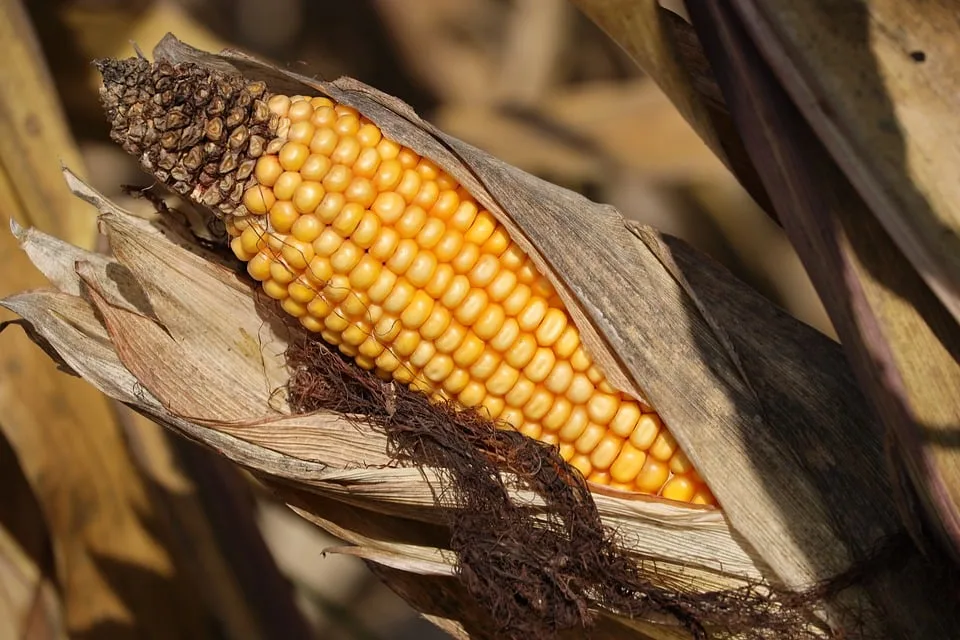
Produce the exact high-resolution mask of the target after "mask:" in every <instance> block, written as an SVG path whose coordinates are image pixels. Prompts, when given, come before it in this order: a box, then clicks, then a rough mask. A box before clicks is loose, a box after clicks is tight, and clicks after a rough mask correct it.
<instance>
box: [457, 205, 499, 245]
mask: <svg viewBox="0 0 960 640" xmlns="http://www.w3.org/2000/svg"><path fill="white" fill-rule="evenodd" d="M496 226H497V221H496V219H494V217H493V216H492V215H490V212H489V211H481V212H480V213H479V214H477V217H476V219H475V220H474V221H473V224H472V225H470V229H469V230H468V231H467V232H466V233H465V234H464V238H465V239H466V240H467V242H472V243H474V244H476V245H481V244H483V243H484V242H486V241H487V240H489V239H490V236H491V235H492V234H493V230H494V229H495V228H496Z"/></svg>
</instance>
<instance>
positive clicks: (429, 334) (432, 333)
mask: <svg viewBox="0 0 960 640" xmlns="http://www.w3.org/2000/svg"><path fill="white" fill-rule="evenodd" d="M452 320H453V315H452V314H451V313H450V311H449V310H448V309H447V308H446V307H444V306H442V305H439V304H434V305H433V310H432V311H431V312H430V317H429V318H427V320H426V322H424V323H423V326H421V327H420V335H421V336H423V338H424V340H436V339H437V338H439V337H440V336H442V335H443V332H444V331H446V330H447V327H449V326H450V322H451V321H452Z"/></svg>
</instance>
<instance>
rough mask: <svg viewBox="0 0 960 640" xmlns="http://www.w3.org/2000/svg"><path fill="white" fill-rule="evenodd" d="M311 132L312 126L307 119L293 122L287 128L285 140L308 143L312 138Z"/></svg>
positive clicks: (312, 130)
mask: <svg viewBox="0 0 960 640" xmlns="http://www.w3.org/2000/svg"><path fill="white" fill-rule="evenodd" d="M313 132H314V126H313V124H311V123H310V122H309V121H301V122H294V123H293V124H292V125H290V129H288V130H287V140H288V141H290V142H299V143H300V144H303V145H308V144H310V139H311V138H313Z"/></svg>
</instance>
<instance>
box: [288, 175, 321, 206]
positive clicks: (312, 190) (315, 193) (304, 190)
mask: <svg viewBox="0 0 960 640" xmlns="http://www.w3.org/2000/svg"><path fill="white" fill-rule="evenodd" d="M324 195H325V194H324V191H323V186H322V185H321V184H320V183H319V182H310V181H307V182H302V183H300V185H299V186H298V187H297V190H296V191H295V192H294V194H293V206H295V207H296V208H297V210H298V211H300V212H301V213H313V212H314V211H316V209H317V207H318V206H320V201H321V200H323V196H324Z"/></svg>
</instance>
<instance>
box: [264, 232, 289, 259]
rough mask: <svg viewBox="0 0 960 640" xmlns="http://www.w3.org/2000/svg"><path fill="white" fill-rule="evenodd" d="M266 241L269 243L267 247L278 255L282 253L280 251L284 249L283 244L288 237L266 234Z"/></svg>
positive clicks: (279, 234) (281, 234)
mask: <svg viewBox="0 0 960 640" xmlns="http://www.w3.org/2000/svg"><path fill="white" fill-rule="evenodd" d="M265 239H266V241H267V247H268V248H269V249H270V250H271V251H273V252H274V253H275V254H276V253H280V250H281V249H283V243H284V242H285V241H286V239H287V236H286V235H285V234H283V233H267V234H265Z"/></svg>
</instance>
